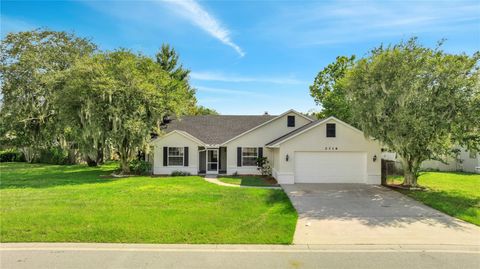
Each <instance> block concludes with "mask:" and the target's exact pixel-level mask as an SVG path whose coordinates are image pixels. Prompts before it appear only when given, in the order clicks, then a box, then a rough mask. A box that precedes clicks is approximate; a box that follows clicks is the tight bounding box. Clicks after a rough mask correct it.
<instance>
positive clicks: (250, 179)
mask: <svg viewBox="0 0 480 269" xmlns="http://www.w3.org/2000/svg"><path fill="white" fill-rule="evenodd" d="M218 180H220V181H221V182H224V183H229V184H235V185H242V186H263V187H265V186H268V187H272V186H278V185H277V184H275V183H274V182H272V181H270V180H267V179H265V178H262V177H259V176H237V177H233V176H231V177H229V176H226V177H219V178H218Z"/></svg>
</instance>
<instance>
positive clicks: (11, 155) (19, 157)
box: [0, 149, 25, 163]
mask: <svg viewBox="0 0 480 269" xmlns="http://www.w3.org/2000/svg"><path fill="white" fill-rule="evenodd" d="M24 161H25V156H24V155H23V153H21V152H20V151H18V150H15V149H7V150H2V151H0V162H2V163H3V162H24Z"/></svg>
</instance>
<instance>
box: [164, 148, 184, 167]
mask: <svg viewBox="0 0 480 269" xmlns="http://www.w3.org/2000/svg"><path fill="white" fill-rule="evenodd" d="M171 148H179V149H181V152H182V156H180V155H178V156H176V155H172V156H171V157H182V164H181V165H178V164H177V165H170V149H171ZM184 163H185V148H184V147H167V166H168V167H183V164H184Z"/></svg>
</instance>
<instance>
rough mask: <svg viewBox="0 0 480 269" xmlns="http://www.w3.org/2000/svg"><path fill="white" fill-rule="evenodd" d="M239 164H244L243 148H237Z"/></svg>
mask: <svg viewBox="0 0 480 269" xmlns="http://www.w3.org/2000/svg"><path fill="white" fill-rule="evenodd" d="M237 166H242V148H241V147H238V148H237Z"/></svg>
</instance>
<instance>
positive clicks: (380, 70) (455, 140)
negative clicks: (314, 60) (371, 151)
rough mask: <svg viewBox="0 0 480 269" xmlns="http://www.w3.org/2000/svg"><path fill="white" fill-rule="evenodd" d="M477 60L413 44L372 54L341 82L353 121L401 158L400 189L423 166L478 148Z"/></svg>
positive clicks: (412, 182) (410, 182)
mask: <svg viewBox="0 0 480 269" xmlns="http://www.w3.org/2000/svg"><path fill="white" fill-rule="evenodd" d="M479 59H480V54H479V53H478V52H477V53H475V54H474V55H473V56H469V55H466V54H450V53H446V52H444V51H442V50H441V44H439V46H438V47H437V48H434V49H431V48H426V47H423V46H421V45H419V44H418V42H417V39H415V38H413V39H410V40H409V41H407V42H401V43H399V44H396V45H393V46H388V47H383V46H381V47H378V48H376V49H374V50H372V51H371V53H370V54H369V55H368V56H367V57H365V58H363V59H360V60H359V61H358V62H356V64H355V65H354V67H353V68H351V69H350V70H349V71H348V72H347V73H346V76H345V78H344V79H342V80H341V81H340V83H341V87H342V88H344V89H346V92H347V94H348V98H349V104H350V108H351V111H352V115H353V120H354V121H355V122H356V123H357V124H358V125H359V127H360V128H361V129H362V130H363V131H364V132H365V134H366V135H368V136H372V137H374V138H376V139H378V140H379V141H380V142H381V143H382V144H383V145H384V146H386V147H388V148H389V149H390V150H393V151H395V152H397V154H399V155H400V156H401V158H402V162H403V168H404V173H405V175H404V178H405V179H404V183H403V184H404V185H405V186H416V185H417V177H418V175H419V169H420V165H421V163H422V162H423V161H425V160H428V159H442V158H443V157H444V156H446V155H448V154H449V153H450V152H451V149H452V147H453V146H456V145H466V146H468V147H470V148H478V145H479V135H480V134H479V126H480V102H479V100H480V99H479V89H480V88H479V83H480V81H479V75H480V73H479V69H478V63H479Z"/></svg>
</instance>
